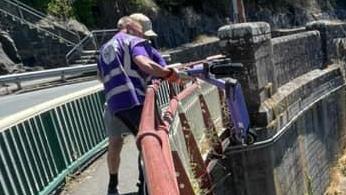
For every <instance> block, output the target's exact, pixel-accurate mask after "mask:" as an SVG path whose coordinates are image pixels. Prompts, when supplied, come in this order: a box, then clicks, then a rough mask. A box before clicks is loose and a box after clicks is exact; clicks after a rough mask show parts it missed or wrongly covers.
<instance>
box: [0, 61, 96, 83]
mask: <svg viewBox="0 0 346 195" xmlns="http://www.w3.org/2000/svg"><path fill="white" fill-rule="evenodd" d="M96 71H97V65H96V64H90V65H84V66H74V67H64V68H55V69H49V70H42V71H35V72H26V73H18V74H10V75H4V76H0V84H2V85H3V84H6V83H16V84H17V85H18V86H20V85H21V82H23V81H32V80H39V79H43V78H51V77H60V78H61V80H65V78H66V76H68V75H81V74H84V73H92V72H95V73H96Z"/></svg>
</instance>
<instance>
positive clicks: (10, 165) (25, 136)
mask: <svg viewBox="0 0 346 195" xmlns="http://www.w3.org/2000/svg"><path fill="white" fill-rule="evenodd" d="M101 90H102V87H101V86H100V85H98V86H95V87H91V88H88V89H85V90H82V91H79V92H76V93H73V94H69V95H66V96H63V97H59V98H56V99H54V100H51V101H48V102H44V103H42V104H40V105H38V106H35V107H32V108H30V109H27V110H24V111H22V112H19V113H17V114H15V115H14V116H10V117H7V118H4V119H2V120H0V172H1V174H0V194H4V195H9V194H11V195H12V194H18V195H25V194H49V193H50V192H52V191H53V190H55V189H56V188H57V187H58V185H60V184H61V183H62V182H63V181H64V180H65V178H66V177H68V176H69V175H70V174H72V173H73V172H74V171H75V170H76V169H77V168H78V167H80V166H81V165H82V164H84V163H86V162H87V161H88V160H90V159H91V158H92V157H93V156H95V155H96V154H97V153H99V152H100V151H102V150H103V149H104V148H105V146H106V145H107V140H106V135H105V132H104V124H103V122H102V121H103V120H102V110H103V104H104V97H103V95H102V93H101Z"/></svg>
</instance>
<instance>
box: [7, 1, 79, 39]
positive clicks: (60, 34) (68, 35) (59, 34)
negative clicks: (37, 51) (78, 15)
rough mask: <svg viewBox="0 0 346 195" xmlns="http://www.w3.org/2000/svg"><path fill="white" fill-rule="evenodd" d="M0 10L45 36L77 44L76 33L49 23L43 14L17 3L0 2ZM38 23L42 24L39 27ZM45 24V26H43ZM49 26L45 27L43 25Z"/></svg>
mask: <svg viewBox="0 0 346 195" xmlns="http://www.w3.org/2000/svg"><path fill="white" fill-rule="evenodd" d="M0 10H1V11H2V12H3V13H4V14H8V15H10V16H12V17H13V18H15V19H16V20H18V21H21V22H23V23H26V24H28V25H29V27H31V28H36V29H38V30H39V31H43V32H45V33H47V35H49V36H52V37H54V38H57V39H59V40H61V41H64V42H66V43H68V44H71V45H75V44H77V43H78V42H79V40H80V36H79V34H78V33H76V32H72V31H70V30H68V29H66V27H64V26H62V25H61V24H59V23H57V22H54V21H51V20H50V19H48V18H47V17H46V15H45V14H43V13H42V12H39V11H37V10H35V9H33V8H31V7H29V6H27V5H25V4H23V3H20V2H19V1H17V0H16V1H13V0H0ZM40 22H42V24H41V25H40ZM43 23H45V24H43ZM47 24H48V25H49V26H47V27H45V26H44V25H47Z"/></svg>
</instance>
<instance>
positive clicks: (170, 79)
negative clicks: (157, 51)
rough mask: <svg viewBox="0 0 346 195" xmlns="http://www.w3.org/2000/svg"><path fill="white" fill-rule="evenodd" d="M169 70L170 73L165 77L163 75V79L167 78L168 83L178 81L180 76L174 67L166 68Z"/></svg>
mask: <svg viewBox="0 0 346 195" xmlns="http://www.w3.org/2000/svg"><path fill="white" fill-rule="evenodd" d="M168 69H169V70H170V73H168V75H167V76H166V77H164V79H165V80H167V81H168V82H170V83H179V82H180V76H179V73H178V71H177V70H176V69H174V68H168Z"/></svg>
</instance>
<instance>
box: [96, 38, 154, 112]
mask: <svg viewBox="0 0 346 195" xmlns="http://www.w3.org/2000/svg"><path fill="white" fill-rule="evenodd" d="M145 41H146V40H145V39H141V38H138V37H135V36H131V35H128V34H126V33H123V32H119V33H117V34H116V35H115V36H114V37H113V38H112V39H111V40H109V41H108V42H107V43H105V44H104V45H103V46H102V47H101V49H100V57H99V61H98V69H99V72H100V75H101V77H102V80H103V85H104V93H105V96H106V102H107V106H108V107H109V109H110V111H111V112H112V113H113V114H114V113H117V112H119V111H121V110H127V109H130V108H132V107H134V106H137V105H141V104H143V102H144V96H145V89H146V84H147V83H146V77H147V76H148V75H146V74H144V73H143V72H141V71H140V70H139V68H138V66H137V65H135V64H134V63H133V60H132V49H133V47H134V46H136V45H137V44H139V43H142V42H145Z"/></svg>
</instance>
